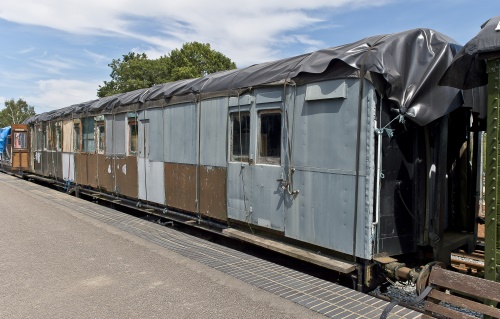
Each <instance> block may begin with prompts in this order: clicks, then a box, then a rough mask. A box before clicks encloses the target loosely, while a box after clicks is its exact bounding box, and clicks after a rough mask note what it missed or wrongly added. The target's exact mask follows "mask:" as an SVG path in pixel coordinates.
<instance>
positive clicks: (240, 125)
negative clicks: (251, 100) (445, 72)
mask: <svg viewBox="0 0 500 319" xmlns="http://www.w3.org/2000/svg"><path fill="white" fill-rule="evenodd" d="M249 151H250V113H249V112H238V113H232V114H231V158H230V160H231V161H237V162H248V154H249Z"/></svg>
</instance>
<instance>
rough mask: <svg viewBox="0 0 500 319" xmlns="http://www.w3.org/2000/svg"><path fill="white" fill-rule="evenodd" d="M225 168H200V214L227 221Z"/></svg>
mask: <svg viewBox="0 0 500 319" xmlns="http://www.w3.org/2000/svg"><path fill="white" fill-rule="evenodd" d="M226 176H227V172H226V168H225V167H215V166H201V167H200V213H201V214H203V215H206V216H208V217H212V218H216V219H220V220H227V205H226Z"/></svg>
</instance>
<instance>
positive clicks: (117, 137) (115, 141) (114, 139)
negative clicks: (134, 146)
mask: <svg viewBox="0 0 500 319" xmlns="http://www.w3.org/2000/svg"><path fill="white" fill-rule="evenodd" d="M125 115H126V114H125V113H120V114H113V115H106V156H113V155H115V156H125V154H126V150H127V146H126V143H125V141H126V132H127V130H126V127H125V122H126V121H125Z"/></svg>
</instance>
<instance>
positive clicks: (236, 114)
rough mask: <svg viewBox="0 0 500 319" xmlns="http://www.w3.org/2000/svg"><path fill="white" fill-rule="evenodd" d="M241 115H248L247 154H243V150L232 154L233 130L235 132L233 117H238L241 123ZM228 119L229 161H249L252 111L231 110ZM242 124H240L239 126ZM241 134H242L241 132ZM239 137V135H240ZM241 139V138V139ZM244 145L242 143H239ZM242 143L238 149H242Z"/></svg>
mask: <svg viewBox="0 0 500 319" xmlns="http://www.w3.org/2000/svg"><path fill="white" fill-rule="evenodd" d="M243 116H247V117H248V125H247V126H248V134H247V135H248V139H247V145H248V149H247V154H243V152H240V154H241V155H240V154H234V132H235V130H234V129H235V126H234V123H235V122H234V119H235V117H238V118H240V121H239V122H240V123H242V121H241V118H242V117H243ZM229 120H230V132H229V134H230V137H229V159H228V160H229V162H242V163H249V162H250V160H251V142H252V113H251V112H250V110H247V109H245V110H243V111H241V110H235V111H233V112H230V113H229ZM241 126H242V125H241V124H240V127H241ZM242 135H243V134H242ZM240 139H241V137H240ZM241 141H243V140H241ZM241 144H243V145H244V143H241ZM243 145H240V150H243Z"/></svg>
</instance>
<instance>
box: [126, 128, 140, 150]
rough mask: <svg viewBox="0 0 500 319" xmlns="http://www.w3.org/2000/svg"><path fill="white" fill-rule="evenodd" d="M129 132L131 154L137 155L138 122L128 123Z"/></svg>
mask: <svg viewBox="0 0 500 319" xmlns="http://www.w3.org/2000/svg"><path fill="white" fill-rule="evenodd" d="M128 128H129V130H128V132H129V136H128V137H129V149H128V150H129V154H137V142H138V129H137V121H129V122H128Z"/></svg>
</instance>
